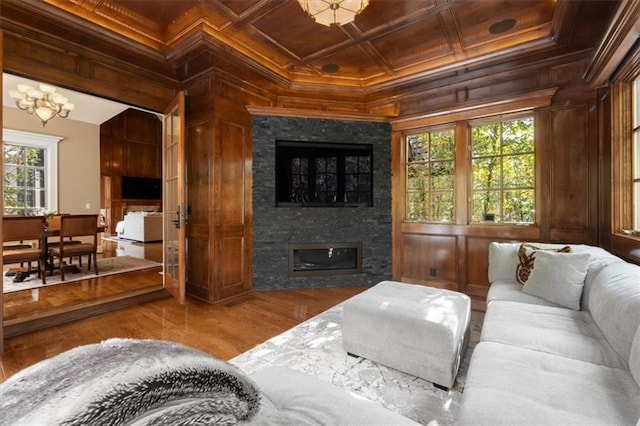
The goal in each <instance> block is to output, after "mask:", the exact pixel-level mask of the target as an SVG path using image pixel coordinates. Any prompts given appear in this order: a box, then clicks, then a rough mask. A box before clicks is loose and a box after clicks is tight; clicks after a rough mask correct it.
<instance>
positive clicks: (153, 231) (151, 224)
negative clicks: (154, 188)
mask: <svg viewBox="0 0 640 426" xmlns="http://www.w3.org/2000/svg"><path fill="white" fill-rule="evenodd" d="M116 232H117V234H118V237H119V238H126V239H127V240H134V241H140V242H143V243H146V242H151V241H161V240H162V213H156V212H144V211H134V212H129V213H127V214H126V215H125V216H124V220H123V221H122V222H119V223H118V226H117V227H116Z"/></svg>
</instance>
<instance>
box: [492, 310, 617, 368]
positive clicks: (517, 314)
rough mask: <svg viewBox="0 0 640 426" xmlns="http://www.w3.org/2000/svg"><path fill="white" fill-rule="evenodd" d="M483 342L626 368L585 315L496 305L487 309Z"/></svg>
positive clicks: (586, 314)
mask: <svg viewBox="0 0 640 426" xmlns="http://www.w3.org/2000/svg"><path fill="white" fill-rule="evenodd" d="M480 340H481V341H483V342H484V341H490V342H497V343H504V344H507V345H512V346H519V347H523V348H528V349H532V350H537V351H541V352H546V353H551V354H555V355H561V356H564V357H567V358H573V359H578V360H581V361H586V362H592V363H594V364H601V365H606V366H609V367H615V368H622V369H626V368H627V361H626V360H625V359H622V357H620V355H618V353H617V352H616V351H615V350H614V349H613V348H612V347H611V345H609V343H608V342H607V339H605V337H604V335H603V334H602V332H601V331H600V329H599V328H598V326H597V325H596V324H595V322H594V321H593V318H592V317H591V314H590V313H589V312H586V311H573V310H570V309H565V308H558V307H551V306H540V305H531V304H526V303H518V302H504V301H502V302H501V301H497V302H494V303H491V304H490V305H489V306H488V307H487V312H486V313H485V317H484V322H483V325H482V335H481V338H480Z"/></svg>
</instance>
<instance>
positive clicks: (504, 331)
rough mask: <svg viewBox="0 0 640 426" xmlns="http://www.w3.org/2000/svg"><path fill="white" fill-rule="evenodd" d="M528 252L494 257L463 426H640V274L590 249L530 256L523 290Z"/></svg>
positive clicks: (515, 247)
mask: <svg viewBox="0 0 640 426" xmlns="http://www.w3.org/2000/svg"><path fill="white" fill-rule="evenodd" d="M531 244H533V245H535V246H538V247H539V248H542V249H546V250H557V249H559V248H561V247H564V246H565V245H561V244H538V243H531ZM520 247H521V243H491V245H490V247H489V280H490V282H491V283H492V284H491V287H490V290H489V294H488V297H487V311H486V314H485V319H484V323H483V328H482V335H481V338H480V343H478V345H477V346H476V348H475V350H474V352H473V356H472V358H471V363H470V367H469V372H468V375H467V380H466V385H465V390H464V394H463V400H462V405H461V409H460V413H459V424H460V425H500V424H503V425H507V424H508V425H516V424H517V425H524V424H535V425H551V424H553V425H590V424H600V425H640V420H639V419H640V387H639V384H640V327H639V324H640V266H637V265H633V264H630V263H627V262H624V261H623V260H622V259H620V258H618V257H616V256H613V255H612V254H610V253H608V252H607V251H605V250H603V249H601V248H597V247H591V246H586V245H569V247H570V248H571V253H557V252H555V251H540V250H533V249H532V248H531V247H527V248H526V250H525V249H523V252H524V251H526V252H527V253H528V254H533V255H534V257H533V259H534V261H533V270H532V271H531V273H530V275H529V279H528V280H527V281H525V283H524V284H521V283H519V282H518V281H517V279H516V276H517V269H518V268H517V265H518V263H520V262H521V260H520V258H519V256H518V253H519V251H520ZM562 256H567V257H562ZM585 259H586V263H584V261H585Z"/></svg>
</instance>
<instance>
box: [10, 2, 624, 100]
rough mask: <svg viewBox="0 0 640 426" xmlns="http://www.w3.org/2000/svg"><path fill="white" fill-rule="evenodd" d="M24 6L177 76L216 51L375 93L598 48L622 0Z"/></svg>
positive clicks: (299, 82)
mask: <svg viewBox="0 0 640 426" xmlns="http://www.w3.org/2000/svg"><path fill="white" fill-rule="evenodd" d="M19 4H21V6H20V7H24V8H26V9H32V10H35V9H40V10H44V11H45V12H46V13H47V14H49V16H52V17H54V18H55V19H59V20H63V21H64V22H66V25H68V26H69V25H70V26H74V25H75V26H84V27H87V26H93V27H95V28H99V29H100V34H98V35H99V36H101V37H113V35H117V37H116V38H114V40H116V41H119V42H120V43H124V44H129V45H135V46H138V47H139V48H140V52H143V53H142V56H145V55H147V56H150V57H155V58H156V59H157V58H159V57H161V58H162V59H164V60H166V61H167V63H168V64H169V68H170V69H172V70H173V73H174V74H175V76H176V77H178V78H181V79H182V78H185V77H188V76H189V75H190V74H192V73H193V72H195V71H194V70H197V63H198V57H199V55H205V54H207V55H211V53H212V52H213V54H214V55H215V56H216V57H217V58H219V61H218V62H219V63H220V66H221V67H226V68H228V70H231V71H233V68H234V65H237V64H243V66H245V67H246V66H247V65H248V66H249V67H250V68H252V69H253V70H254V71H257V72H259V73H261V74H263V75H265V76H267V77H268V78H270V79H271V80H273V81H276V82H279V83H283V84H287V85H290V86H291V87H294V88H299V87H306V86H309V87H314V86H318V87H319V86H323V85H331V86H333V87H336V86H338V87H343V88H345V89H351V90H354V89H357V90H365V91H366V90H368V91H371V90H376V89H379V88H382V87H386V86H388V85H390V84H396V83H397V82H407V81H415V80H419V79H425V78H428V77H429V75H431V74H433V73H436V72H442V71H443V70H455V69H460V68H464V67H470V66H476V65H478V64H481V63H483V62H484V61H489V60H491V61H496V60H498V61H500V60H503V61H507V60H510V59H512V58H514V57H518V55H520V56H522V55H524V54H532V53H541V52H545V51H546V50H549V49H559V48H567V46H571V49H573V50H576V49H582V48H591V47H593V45H594V44H595V43H596V42H597V39H598V37H599V36H600V34H601V33H602V31H603V30H604V28H605V27H606V25H607V23H608V20H609V17H610V16H611V14H612V12H613V10H614V9H615V7H616V5H617V2H616V1H593V0H471V1H470V0H404V1H402V0H370V4H369V6H368V7H367V8H366V9H365V10H364V11H363V12H362V13H360V14H359V15H358V16H357V17H356V19H355V21H354V22H351V23H348V24H345V25H343V26H335V25H332V26H331V27H325V26H323V25H320V24H317V23H315V22H314V20H313V19H312V18H311V17H309V16H308V15H306V13H305V12H304V11H303V10H302V8H301V7H300V5H299V4H298V2H297V0H173V1H171V0H19ZM85 41H86V42H87V43H89V42H90V40H85ZM208 58H210V56H208ZM209 61H211V59H209ZM214 62H215V60H214ZM189 66H191V67H192V69H191V70H189V69H187V67H189ZM331 68H333V70H332V69H331Z"/></svg>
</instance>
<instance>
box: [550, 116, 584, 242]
mask: <svg viewBox="0 0 640 426" xmlns="http://www.w3.org/2000/svg"><path fill="white" fill-rule="evenodd" d="M550 131H551V138H552V143H551V158H550V160H551V161H550V169H551V173H552V176H553V180H552V183H551V211H550V212H549V214H550V225H551V228H555V229H583V230H584V229H587V228H588V226H589V210H588V207H589V187H588V186H586V185H585V183H586V182H589V145H588V142H589V136H588V131H589V128H588V109H587V106H586V105H579V106H576V107H569V108H557V109H552V110H551V129H550Z"/></svg>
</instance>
